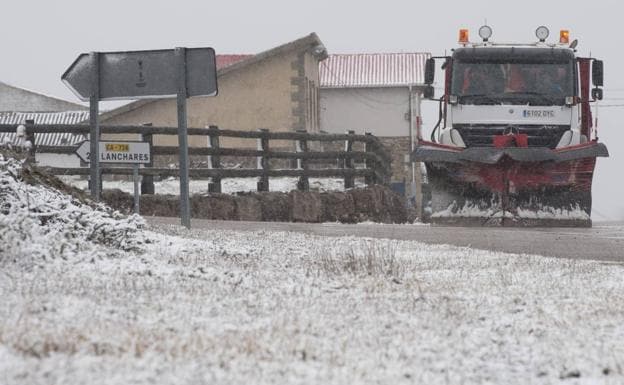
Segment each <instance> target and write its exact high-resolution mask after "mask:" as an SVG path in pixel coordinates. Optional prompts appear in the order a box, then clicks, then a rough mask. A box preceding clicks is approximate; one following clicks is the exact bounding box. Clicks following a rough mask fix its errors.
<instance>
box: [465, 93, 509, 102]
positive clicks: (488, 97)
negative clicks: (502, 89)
mask: <svg viewBox="0 0 624 385" xmlns="http://www.w3.org/2000/svg"><path fill="white" fill-rule="evenodd" d="M459 97H460V99H461V100H465V99H466V98H469V99H468V100H470V101H472V102H480V103H487V104H501V101H500V99H499V97H500V94H463V95H459Z"/></svg>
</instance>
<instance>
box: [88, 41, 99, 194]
mask: <svg viewBox="0 0 624 385" xmlns="http://www.w3.org/2000/svg"><path fill="white" fill-rule="evenodd" d="M91 61H92V65H93V68H92V71H91V87H92V88H91V96H90V98H89V120H90V123H91V133H90V134H91V150H90V154H89V160H90V164H91V167H90V177H91V197H92V198H93V199H95V201H99V200H100V190H101V188H102V186H100V145H99V143H100V121H99V117H98V115H99V113H100V111H99V109H100V108H99V103H100V100H99V99H100V54H99V53H98V52H91Z"/></svg>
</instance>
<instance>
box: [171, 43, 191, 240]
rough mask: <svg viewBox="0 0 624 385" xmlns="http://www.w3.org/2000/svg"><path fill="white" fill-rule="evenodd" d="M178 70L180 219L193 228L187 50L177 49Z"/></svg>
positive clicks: (188, 227) (183, 223) (184, 224)
mask: <svg viewBox="0 0 624 385" xmlns="http://www.w3.org/2000/svg"><path fill="white" fill-rule="evenodd" d="M175 56H176V61H177V69H178V144H179V146H180V218H181V220H182V225H183V226H185V227H186V228H187V229H190V228H191V210H190V200H189V171H188V165H189V160H188V137H187V127H186V96H187V87H186V48H181V47H178V48H176V49H175Z"/></svg>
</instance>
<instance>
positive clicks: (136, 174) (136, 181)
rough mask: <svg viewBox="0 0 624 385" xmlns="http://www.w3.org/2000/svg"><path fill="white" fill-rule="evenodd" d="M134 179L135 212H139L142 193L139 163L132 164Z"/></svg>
mask: <svg viewBox="0 0 624 385" xmlns="http://www.w3.org/2000/svg"><path fill="white" fill-rule="evenodd" d="M132 179H133V180H134V213H135V214H139V212H140V211H141V210H140V207H139V199H140V198H139V196H140V195H141V194H140V192H139V164H138V163H135V164H133V165H132Z"/></svg>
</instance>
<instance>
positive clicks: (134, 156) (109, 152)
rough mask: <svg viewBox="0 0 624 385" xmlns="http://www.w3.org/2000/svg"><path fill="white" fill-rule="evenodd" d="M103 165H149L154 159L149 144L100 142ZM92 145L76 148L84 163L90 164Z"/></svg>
mask: <svg viewBox="0 0 624 385" xmlns="http://www.w3.org/2000/svg"><path fill="white" fill-rule="evenodd" d="M99 147H100V150H99V154H100V158H99V159H100V162H101V163H134V164H145V163H149V162H150V161H151V158H152V154H151V151H150V145H149V143H148V142H99ZM90 152H91V143H90V142H89V141H85V142H82V143H81V144H80V146H78V148H76V155H78V157H79V158H80V159H82V160H83V161H84V162H87V163H89V162H90Z"/></svg>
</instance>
